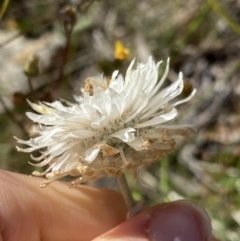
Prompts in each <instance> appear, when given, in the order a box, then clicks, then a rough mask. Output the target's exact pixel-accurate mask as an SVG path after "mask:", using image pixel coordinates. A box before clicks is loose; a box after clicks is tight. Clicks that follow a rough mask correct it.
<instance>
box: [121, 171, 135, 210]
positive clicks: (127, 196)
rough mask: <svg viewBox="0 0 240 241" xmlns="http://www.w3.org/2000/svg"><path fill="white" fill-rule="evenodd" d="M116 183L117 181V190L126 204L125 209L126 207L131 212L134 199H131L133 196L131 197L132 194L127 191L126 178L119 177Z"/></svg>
mask: <svg viewBox="0 0 240 241" xmlns="http://www.w3.org/2000/svg"><path fill="white" fill-rule="evenodd" d="M117 181H118V186H119V189H120V191H121V193H122V195H123V198H124V200H125V202H126V204H127V207H128V210H129V211H130V210H132V209H133V208H134V207H135V206H136V204H135V202H134V199H133V196H132V193H131V191H130V189H129V186H128V184H127V180H126V177H125V175H124V174H122V175H120V176H118V177H117Z"/></svg>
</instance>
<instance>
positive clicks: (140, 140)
mask: <svg viewBox="0 0 240 241" xmlns="http://www.w3.org/2000/svg"><path fill="white" fill-rule="evenodd" d="M127 144H128V145H129V146H131V147H132V148H134V149H135V150H136V151H139V150H142V149H144V148H143V146H142V144H143V138H142V137H136V138H135V139H134V140H133V141H131V142H128V143H127Z"/></svg>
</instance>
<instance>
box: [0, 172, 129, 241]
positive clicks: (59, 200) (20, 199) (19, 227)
mask: <svg viewBox="0 0 240 241" xmlns="http://www.w3.org/2000/svg"><path fill="white" fill-rule="evenodd" d="M41 181H42V180H41V179H39V178H35V177H31V176H25V175H21V174H14V173H11V172H7V171H0V186H1V187H0V231H1V235H2V236H1V237H0V240H1V239H2V240H4V241H5V240H8V241H15V240H19V241H22V240H24V241H26V240H41V241H47V240H51V241H54V240H56V241H61V240H68V241H74V240H78V241H80V240H84V241H85V240H91V239H93V238H94V237H96V236H97V235H100V234H101V233H103V232H106V231H107V230H109V229H112V228H113V227H114V226H116V225H118V224H119V223H120V222H122V221H124V220H125V217H126V213H127V208H126V206H125V204H124V201H123V200H122V197H121V196H120V194H118V193H116V192H114V191H111V190H104V189H96V188H91V187H86V186H79V187H76V188H69V187H68V185H67V184H65V183H61V182H54V183H52V184H51V185H49V186H48V187H46V188H40V187H39V183H40V182H41Z"/></svg>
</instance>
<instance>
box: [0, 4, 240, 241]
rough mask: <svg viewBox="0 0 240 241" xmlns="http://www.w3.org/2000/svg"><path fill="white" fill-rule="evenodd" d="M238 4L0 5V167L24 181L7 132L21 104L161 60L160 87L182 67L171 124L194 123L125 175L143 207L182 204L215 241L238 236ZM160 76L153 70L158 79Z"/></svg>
mask: <svg viewBox="0 0 240 241" xmlns="http://www.w3.org/2000/svg"><path fill="white" fill-rule="evenodd" d="M239 37H240V1H239V0H172V1H163V0H148V1H146V0H138V1H134V0H128V1H117V0H98V1H97V0H96V1H94V0H72V1H70V0H69V1H67V0H46V1H39V0H31V1H30V0H18V1H14V0H1V1H0V133H1V135H0V168H2V169H7V170H10V171H14V172H20V173H25V174H28V175H30V174H31V172H32V171H33V170H34V169H35V168H34V167H32V166H31V165H29V164H28V161H30V157H29V155H28V154H26V153H18V152H17V151H16V148H15V146H16V142H15V140H14V138H13V136H17V137H19V138H22V139H28V138H29V136H31V135H33V133H34V125H33V123H32V122H31V121H30V120H28V118H27V117H26V115H25V113H26V111H31V110H30V107H29V105H28V103H27V101H26V99H29V100H31V101H33V102H38V101H48V102H51V101H54V100H57V99H61V98H62V99H65V100H69V101H73V98H72V95H73V94H75V95H77V94H80V88H81V87H82V86H83V84H84V80H85V79H86V78H87V77H89V76H94V75H96V74H98V73H104V74H105V75H106V76H111V73H112V71H113V70H115V69H119V70H120V71H121V72H122V73H123V74H125V71H126V68H127V66H128V65H129V63H130V61H131V60H132V59H133V58H135V57H136V59H137V61H143V62H145V61H146V60H147V58H148V57H149V56H150V55H152V56H153V57H154V59H155V60H156V61H159V60H166V59H167V57H170V58H171V70H170V73H169V76H168V84H169V83H170V82H173V81H175V80H176V78H177V75H178V72H179V71H182V72H183V75H184V79H185V86H184V91H183V96H181V97H186V96H188V95H189V93H190V92H191V90H192V88H196V89H197V91H198V92H197V94H196V96H195V97H194V98H193V99H192V100H191V101H190V102H188V103H187V105H184V107H183V109H181V108H180V118H179V120H178V121H179V122H180V123H192V124H195V125H197V126H198V127H199V130H198V132H197V134H196V135H195V136H194V137H193V138H191V139H190V140H189V142H187V143H183V145H182V147H181V148H180V150H179V151H177V152H175V153H173V154H171V155H169V156H166V157H165V158H164V159H163V160H161V161H160V162H156V163H155V164H153V165H151V166H149V167H145V168H140V169H139V173H140V175H138V177H137V178H136V179H135V178H133V177H132V176H130V175H129V176H128V179H129V183H130V186H131V189H132V190H133V193H134V197H135V199H136V200H145V202H146V203H148V204H149V205H152V204H155V203H159V202H163V201H171V200H176V199H180V198H189V199H191V200H195V201H197V202H199V203H201V204H202V205H203V206H204V207H205V208H206V209H207V211H208V212H209V214H210V215H211V218H212V224H213V230H214V234H215V235H216V237H218V238H221V239H222V240H227V241H239V240H240V169H239V168H240V58H239V57H240V38H239ZM161 72H162V70H160V72H159V73H160V74H161Z"/></svg>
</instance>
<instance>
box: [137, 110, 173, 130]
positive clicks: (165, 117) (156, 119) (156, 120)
mask: <svg viewBox="0 0 240 241" xmlns="http://www.w3.org/2000/svg"><path fill="white" fill-rule="evenodd" d="M176 116H177V110H176V109H172V110H171V111H170V112H169V113H166V114H162V115H160V116H156V117H154V118H152V119H151V120H149V121H146V122H143V123H140V124H137V125H136V126H134V128H143V127H147V126H153V125H159V124H161V123H164V122H167V121H170V120H172V119H174V118H175V117H176Z"/></svg>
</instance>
